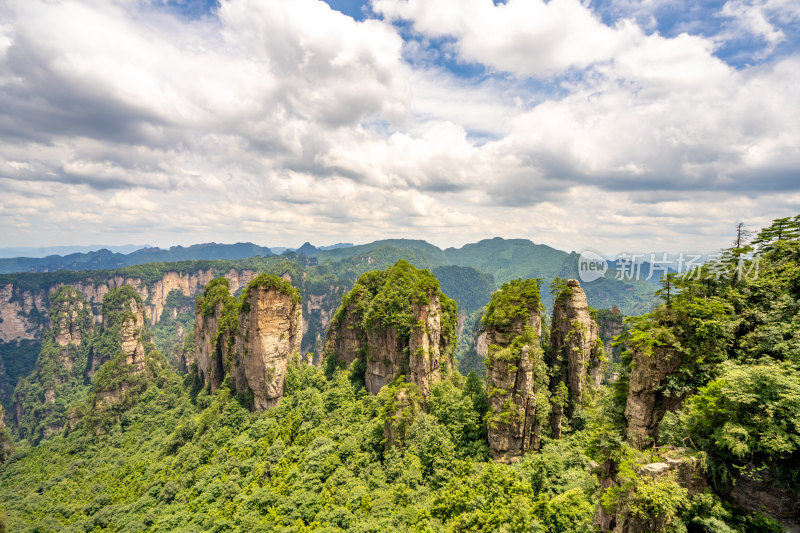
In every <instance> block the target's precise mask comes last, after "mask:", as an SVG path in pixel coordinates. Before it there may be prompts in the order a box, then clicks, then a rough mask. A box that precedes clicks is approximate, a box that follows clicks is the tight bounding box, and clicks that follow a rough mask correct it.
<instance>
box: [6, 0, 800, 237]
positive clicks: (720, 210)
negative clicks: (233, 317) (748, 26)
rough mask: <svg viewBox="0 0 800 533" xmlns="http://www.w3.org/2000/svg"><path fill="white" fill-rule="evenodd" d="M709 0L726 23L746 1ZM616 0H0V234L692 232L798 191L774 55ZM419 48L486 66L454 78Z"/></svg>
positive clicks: (759, 213)
mask: <svg viewBox="0 0 800 533" xmlns="http://www.w3.org/2000/svg"><path fill="white" fill-rule="evenodd" d="M675 1H678V0H675ZM734 2H739V0H731V1H730V2H729V4H726V6H730V7H726V9H728V10H729V13H730V14H731V15H730V17H729V18H735V16H736V17H738V16H739V15H736V14H737V13H740V12H741V13H744V12H748V13H749V12H751V11H752V9H755V7H754V6H755V4H754V3H752V2H751V3H748V4H747V5H745V4H743V3H742V2H739V3H738V4H735V3H734ZM625 3H627V4H631V6H632V7H629V11H628V12H627V15H626V16H620V17H616V18H614V20H613V21H611V22H609V21H605V22H604V21H603V20H602V19H601V17H600V16H599V15H598V14H597V13H596V12H595V11H592V9H591V8H590V7H589V4H587V3H582V2H579V1H577V0H551V1H550V2H547V3H545V2H543V1H540V0H526V1H522V0H509V1H508V2H506V3H504V4H499V5H494V4H493V3H492V2H488V1H480V0H466V1H464V0H461V1H459V2H455V0H441V1H437V2H423V1H420V0H403V1H400V0H374V1H373V2H372V9H373V10H374V12H375V13H377V14H378V16H379V17H380V18H367V19H366V20H364V21H355V20H353V19H352V18H350V17H347V16H345V15H343V14H342V13H339V12H337V11H335V10H332V9H331V8H330V7H329V6H328V5H327V4H325V3H324V2H321V1H318V0H294V1H291V2H288V1H287V2H283V1H280V2H277V1H276V2H263V1H257V0H223V1H222V2H221V3H220V5H219V6H218V8H217V9H216V10H215V11H214V12H213V13H209V14H207V15H206V16H203V17H200V18H195V19H192V20H188V19H184V18H182V17H181V16H179V15H177V14H171V13H170V12H169V11H168V10H165V9H154V8H153V6H152V5H151V3H150V2H147V1H145V0H119V1H115V2H108V1H100V0H84V1H80V2H79V1H77V0H47V1H45V0H9V1H8V2H5V3H4V4H3V6H2V7H0V194H2V200H0V221H2V222H1V223H2V224H4V226H6V227H10V228H14V229H15V232H14V233H13V236H6V237H5V238H7V239H8V238H10V239H13V241H9V242H8V243H7V244H9V245H10V244H57V243H59V242H76V237H75V236H76V235H77V234H80V235H82V236H84V237H83V238H85V239H86V241H87V242H88V241H92V242H97V241H98V240H104V237H103V236H104V235H105V236H113V240H114V241H115V242H129V241H136V242H143V241H147V242H151V243H161V244H177V243H183V244H187V243H190V242H197V241H207V240H219V241H226V242H230V241H237V240H253V241H256V242H259V243H263V244H273V245H296V244H297V243H298V242H302V241H304V240H312V242H317V243H325V242H331V241H334V242H335V241H342V240H350V241H355V242H363V241H365V240H369V239H377V238H385V237H389V236H407V237H415V238H420V237H422V238H428V239H431V240H433V241H434V242H437V243H439V244H459V243H463V242H466V241H469V240H474V239H477V238H480V237H488V236H493V235H496V234H501V235H504V236H508V237H527V238H531V237H532V238H534V240H538V241H544V242H548V243H550V244H552V245H554V246H557V247H560V248H570V247H571V248H580V247H582V246H583V245H585V243H586V242H587V240H588V242H598V243H605V244H607V245H608V246H612V245H613V246H616V247H617V248H620V247H623V246H624V245H625V243H627V242H628V241H629V240H634V239H646V240H649V241H653V242H661V241H659V239H661V240H663V239H670V238H672V239H680V238H681V235H691V236H692V237H691V239H692V241H693V242H695V243H696V244H697V246H708V245H709V243H713V242H714V240H713V239H714V237H715V236H718V235H719V232H721V231H724V226H725V224H724V223H721V222H719V220H722V219H726V218H727V217H730V216H731V215H730V213H731V212H736V213H740V214H741V215H742V216H752V217H755V218H759V217H760V218H765V219H766V218H769V217H768V216H767V215H766V214H765V213H767V212H768V211H769V210H770V209H771V208H772V207H773V206H775V205H781V206H790V205H791V201H796V200H798V198H797V191H798V185H797V183H796V169H797V168H800V150H799V149H798V146H800V125H797V124H796V123H794V122H792V121H790V120H787V119H786V117H791V116H795V115H797V114H798V113H800V103H799V102H797V101H796V100H797V99H796V98H794V93H795V92H796V91H795V88H796V87H797V86H798V84H799V82H800V74H798V73H800V68H798V67H800V58H799V57H798V55H797V54H788V55H784V56H782V57H781V58H780V59H777V60H774V61H771V62H765V63H762V64H760V65H757V66H753V67H746V68H739V69H737V68H734V67H732V66H731V65H729V64H727V63H725V62H724V61H723V60H721V59H719V58H718V57H717V55H716V54H715V51H716V50H717V47H718V46H719V39H718V38H714V37H709V36H701V35H693V34H688V33H683V34H678V35H676V36H674V37H667V36H663V35H661V34H659V33H657V32H654V31H651V30H650V29H648V27H647V25H646V24H644V23H642V22H641V21H642V20H643V19H642V17H643V15H642V13H646V12H647V11H648V10H649V9H655V7H654V6H653V5H652V3H650V2H649V1H646V0H635V1H634V0H617V1H616V3H615V4H614V5H616V6H617V7H618V8H619V9H620V10H622V11H624V9H623V7H620V6H623V4H625ZM633 4H636V6H633ZM762 4H763V5H762ZM762 4H759V6H760V7H758V9H760V10H761V12H763V13H766V15H764V16H765V17H766V19H765V20H768V21H773V22H771V24H776V23H775V22H774V21H775V20H778V19H777V18H776V17H784V19H786V20H795V19H792V17H795V16H796V13H795V12H794V11H793V10H792V8H791V7H790V3H789V2H780V1H778V0H765V2H762ZM637 6H638V7H637ZM737 6H738V7H737ZM742 6H745V7H742ZM634 7H636V9H638V10H639V11H635V10H634ZM748 10H750V11H748ZM622 11H620V12H622ZM734 15H735V16H734ZM741 16H742V17H745V15H741ZM787 17H788V18H787ZM398 22H403V23H406V22H408V23H410V25H411V26H412V28H413V32H414V35H413V36H412V37H411V38H409V36H408V35H407V31H406V27H405V26H403V27H400V26H397V25H394V24H393V23H398ZM776 27H777V26H776ZM748 31H750V30H748ZM752 31H757V30H755V29H754V30H752ZM758 31H760V30H758ZM762 33H763V32H762ZM763 35H767V34H763ZM436 40H439V41H437V42H438V44H431V43H432V42H434V41H436ZM436 47H440V49H435V48H436ZM441 49H445V50H449V51H452V52H454V53H456V54H457V57H458V58H459V60H460V61H463V62H468V63H476V64H479V65H481V66H483V67H485V69H486V70H485V71H484V72H482V73H481V74H480V75H479V76H477V77H470V76H464V75H463V74H460V73H458V72H454V71H453V70H451V69H449V68H448V66H447V65H445V64H443V63H437V59H436V58H437V57H439V53H440V52H441ZM409 54H411V55H412V56H413V55H416V56H417V57H422V56H424V55H425V54H429V57H427V59H425V60H424V61H420V62H415V61H413V58H411V59H412V60H411V61H409ZM776 202H779V204H778V203H776ZM787 208H789V207H787ZM648 216H650V217H652V218H648ZM692 217H694V219H692ZM654 220H657V222H655V221H654ZM692 220H694V221H695V222H694V223H692ZM698 227H702V228H703V230H702V231H700V230H698V229H697V228H698ZM142 233H144V234H145V235H146V237H142V236H141V234H142ZM612 235H616V237H613V236H612ZM53 239H56V241H53ZM105 240H106V241H108V237H105ZM295 241H297V242H295ZM109 244H114V243H113V242H109ZM662 244H663V243H662ZM663 246H664V247H666V244H663ZM627 247H628V248H631V246H627ZM612 251H613V250H612Z"/></svg>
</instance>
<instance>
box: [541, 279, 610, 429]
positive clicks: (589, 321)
mask: <svg viewBox="0 0 800 533" xmlns="http://www.w3.org/2000/svg"><path fill="white" fill-rule="evenodd" d="M550 345H551V348H552V350H551V358H550V361H548V366H549V367H550V375H551V381H550V389H551V392H552V393H553V396H554V401H553V410H552V413H551V415H550V424H551V427H552V430H553V437H555V438H559V437H560V436H561V423H562V419H563V416H564V414H565V410H566V415H567V417H569V418H572V416H573V415H574V414H575V410H576V408H578V407H579V406H580V405H581V404H582V403H583V402H584V400H585V397H586V395H587V389H588V390H590V391H591V390H596V389H598V388H599V387H600V378H601V375H602V363H603V361H604V350H603V342H602V340H601V339H600V334H599V327H598V326H597V323H596V322H595V321H594V318H592V315H591V313H590V311H589V304H588V303H587V301H586V293H584V292H583V289H582V288H581V285H580V283H578V281H577V280H574V279H570V280H567V281H566V282H564V283H563V285H561V286H556V288H555V294H554V302H553V324H552V329H551V333H550Z"/></svg>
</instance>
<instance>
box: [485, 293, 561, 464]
mask: <svg viewBox="0 0 800 533" xmlns="http://www.w3.org/2000/svg"><path fill="white" fill-rule="evenodd" d="M482 328H483V332H482V333H481V335H480V337H479V338H480V339H481V342H480V343H479V345H478V346H479V354H481V352H483V351H484V350H485V357H486V386H487V396H488V398H489V417H488V433H489V448H490V453H491V456H492V458H493V459H495V460H499V461H504V462H508V461H514V460H516V459H517V458H519V457H521V456H522V455H524V454H525V453H526V452H528V451H530V450H535V449H538V447H539V441H540V438H541V419H542V413H537V398H536V395H537V393H539V392H543V391H544V390H545V389H546V387H547V381H546V375H547V371H546V368H545V367H544V362H543V353H542V349H541V346H540V337H541V333H542V315H541V302H540V297H539V285H538V281H537V280H525V281H520V280H516V281H512V282H511V283H506V284H504V285H503V286H502V287H501V288H500V290H499V291H497V292H495V293H494V294H493V295H492V299H491V301H490V302H489V305H488V306H487V308H486V312H485V314H484V316H483V319H482ZM482 355H483V354H482ZM537 415H538V416H537ZM545 416H546V415H545Z"/></svg>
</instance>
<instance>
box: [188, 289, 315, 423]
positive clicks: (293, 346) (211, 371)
mask: <svg viewBox="0 0 800 533" xmlns="http://www.w3.org/2000/svg"><path fill="white" fill-rule="evenodd" d="M229 287H230V282H229V281H228V280H227V279H226V278H217V279H215V280H214V281H213V282H212V283H209V284H208V286H207V287H206V290H205V292H204V294H203V296H201V297H198V299H197V306H196V319H195V339H196V361H197V372H198V377H199V378H200V379H201V380H202V381H203V382H204V383H205V384H206V385H208V386H209V387H210V388H211V390H214V389H216V388H218V387H219V386H220V385H221V384H222V382H223V380H224V379H225V377H226V376H230V378H231V383H232V385H233V387H234V389H235V390H236V391H237V392H238V393H240V394H243V395H247V396H250V398H249V399H248V403H249V404H250V405H251V407H252V408H253V409H255V410H264V409H268V408H270V407H273V406H274V405H277V403H278V402H279V401H280V399H281V397H282V396H283V391H284V383H285V378H286V367H287V364H288V362H289V359H290V358H291V357H292V356H294V355H296V354H299V353H300V343H301V339H302V331H303V318H302V306H301V301H300V291H299V290H297V289H295V288H294V287H292V285H291V284H290V283H289V282H287V281H285V280H283V279H280V278H278V277H275V276H271V275H269V274H262V275H260V276H259V277H257V278H256V279H254V280H253V281H251V282H250V283H249V284H248V285H247V288H246V289H245V291H244V292H243V293H242V296H241V297H240V298H234V297H233V296H231V294H230V292H229Z"/></svg>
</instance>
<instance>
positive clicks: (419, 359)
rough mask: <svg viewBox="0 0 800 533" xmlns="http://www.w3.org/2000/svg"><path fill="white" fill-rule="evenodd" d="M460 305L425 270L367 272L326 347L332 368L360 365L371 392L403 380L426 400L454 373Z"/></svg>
mask: <svg viewBox="0 0 800 533" xmlns="http://www.w3.org/2000/svg"><path fill="white" fill-rule="evenodd" d="M456 326H457V306H456V303H455V302H454V301H453V300H451V299H450V298H448V297H447V296H445V295H444V293H442V291H441V290H440V288H439V282H438V281H437V280H436V278H434V277H433V276H432V275H431V274H430V273H429V272H428V271H426V270H417V269H416V268H414V267H413V266H412V265H411V264H409V263H408V262H406V261H398V262H397V263H396V264H395V265H393V266H392V267H389V268H387V269H386V270H384V271H373V272H368V273H366V274H364V275H363V276H361V277H360V278H359V279H358V282H357V283H356V285H355V287H354V288H353V290H351V291H350V292H349V293H348V294H346V295H345V297H344V298H343V299H342V305H341V307H340V308H339V310H338V311H337V312H336V315H335V316H334V319H333V322H332V323H331V327H330V329H329V330H328V335H327V339H326V343H325V356H326V357H327V358H329V359H330V360H331V364H333V363H334V362H335V363H340V364H342V365H345V366H349V365H351V364H353V363H354V362H356V363H357V364H358V365H359V366H360V367H361V368H363V372H364V382H365V385H366V387H367V390H368V391H370V392H371V393H373V394H377V393H378V391H380V389H381V388H382V387H383V386H385V385H387V384H389V383H391V382H392V381H394V380H395V379H396V378H398V377H399V376H401V375H405V376H406V377H407V378H408V381H409V382H410V383H413V384H415V385H417V386H418V387H419V388H420V389H421V391H422V394H423V396H425V397H427V396H428V393H429V392H430V387H431V384H433V383H436V382H438V381H440V380H441V379H442V377H443V376H445V375H447V374H448V373H449V372H450V371H451V369H452V368H453V352H454V350H455V345H456Z"/></svg>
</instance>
